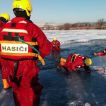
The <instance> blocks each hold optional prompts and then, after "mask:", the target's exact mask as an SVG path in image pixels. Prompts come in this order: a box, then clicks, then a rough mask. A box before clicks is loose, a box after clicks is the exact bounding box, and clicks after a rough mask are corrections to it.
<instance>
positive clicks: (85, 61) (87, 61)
mask: <svg viewBox="0 0 106 106" xmlns="http://www.w3.org/2000/svg"><path fill="white" fill-rule="evenodd" d="M84 63H85V64H86V65H87V66H90V65H92V60H91V59H90V58H85V60H84Z"/></svg>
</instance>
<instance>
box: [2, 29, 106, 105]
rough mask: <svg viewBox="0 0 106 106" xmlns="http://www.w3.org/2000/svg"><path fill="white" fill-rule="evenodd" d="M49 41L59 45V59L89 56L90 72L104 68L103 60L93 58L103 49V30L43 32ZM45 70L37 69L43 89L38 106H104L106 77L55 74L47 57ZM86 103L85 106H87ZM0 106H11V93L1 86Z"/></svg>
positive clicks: (105, 40)
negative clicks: (55, 38) (57, 41)
mask: <svg viewBox="0 0 106 106" xmlns="http://www.w3.org/2000/svg"><path fill="white" fill-rule="evenodd" d="M45 34H46V35H47V37H48V39H49V40H50V41H51V40H52V38H53V37H54V36H56V37H57V39H58V40H60V42H61V44H62V45H61V56H62V57H67V56H68V55H69V54H70V53H74V52H76V53H79V54H82V55H86V56H90V57H92V60H93V65H92V67H93V68H95V69H96V68H98V67H104V68H106V56H104V57H93V55H92V54H93V52H95V51H100V50H103V49H104V48H106V30H72V31H45ZM45 60H46V66H41V65H40V69H41V71H40V73H39V80H40V83H41V84H42V85H43V86H44V89H43V91H42V95H41V102H40V106H90V105H91V106H106V74H102V73H100V72H96V71H92V73H91V75H89V74H85V73H81V74H79V73H69V74H67V73H65V72H63V71H61V70H58V69H57V67H56V60H55V59H53V57H51V56H48V57H47V58H46V59H45ZM87 103H88V104H87ZM0 106H14V103H13V99H12V91H11V90H8V91H4V90H3V89H2V86H1V82H0Z"/></svg>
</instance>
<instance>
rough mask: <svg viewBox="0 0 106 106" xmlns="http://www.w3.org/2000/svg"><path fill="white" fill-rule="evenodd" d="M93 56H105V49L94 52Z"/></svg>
mask: <svg viewBox="0 0 106 106" xmlns="http://www.w3.org/2000/svg"><path fill="white" fill-rule="evenodd" d="M94 55H95V56H105V55H106V49H105V50H104V51H100V52H96V53H94Z"/></svg>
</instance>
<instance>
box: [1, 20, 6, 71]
mask: <svg viewBox="0 0 106 106" xmlns="http://www.w3.org/2000/svg"><path fill="white" fill-rule="evenodd" d="M4 25H5V22H3V21H1V20H0V31H1V30H2V28H3V26H4ZM0 70H1V59H0Z"/></svg>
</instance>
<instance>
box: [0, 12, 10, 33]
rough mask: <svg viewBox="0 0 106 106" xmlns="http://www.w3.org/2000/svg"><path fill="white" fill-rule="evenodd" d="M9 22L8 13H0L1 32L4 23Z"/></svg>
mask: <svg viewBox="0 0 106 106" xmlns="http://www.w3.org/2000/svg"><path fill="white" fill-rule="evenodd" d="M9 20H10V16H9V14H8V13H2V14H0V31H1V30H2V28H3V26H4V24H5V23H7V22H8V21H9Z"/></svg>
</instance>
